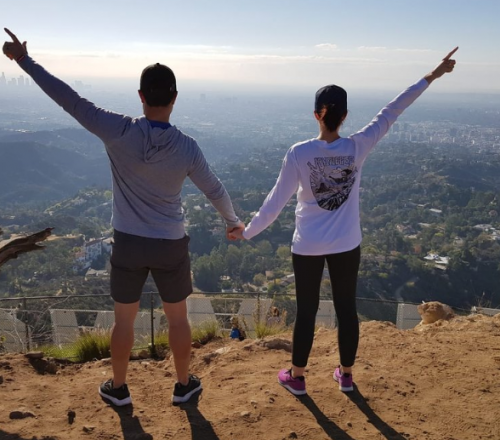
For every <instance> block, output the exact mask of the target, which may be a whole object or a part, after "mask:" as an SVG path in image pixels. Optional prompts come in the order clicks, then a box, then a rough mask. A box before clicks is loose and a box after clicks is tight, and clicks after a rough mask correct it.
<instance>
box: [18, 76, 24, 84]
mask: <svg viewBox="0 0 500 440" xmlns="http://www.w3.org/2000/svg"><path fill="white" fill-rule="evenodd" d="M17 85H18V86H20V87H24V76H22V75H19V79H18V80H17Z"/></svg>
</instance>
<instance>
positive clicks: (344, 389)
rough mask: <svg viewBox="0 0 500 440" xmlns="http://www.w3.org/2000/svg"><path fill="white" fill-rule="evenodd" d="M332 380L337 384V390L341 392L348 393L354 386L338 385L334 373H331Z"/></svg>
mask: <svg viewBox="0 0 500 440" xmlns="http://www.w3.org/2000/svg"><path fill="white" fill-rule="evenodd" d="M333 380H334V381H335V382H337V383H338V384H339V390H340V391H342V392H343V393H349V392H351V391H354V387H353V386H352V387H343V386H341V385H340V382H339V380H338V379H337V378H336V377H335V373H333Z"/></svg>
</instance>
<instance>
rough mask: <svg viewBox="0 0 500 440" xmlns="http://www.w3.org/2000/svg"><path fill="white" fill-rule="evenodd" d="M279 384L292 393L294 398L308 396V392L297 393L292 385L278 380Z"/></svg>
mask: <svg viewBox="0 0 500 440" xmlns="http://www.w3.org/2000/svg"><path fill="white" fill-rule="evenodd" d="M278 383H279V384H280V385H281V386H282V387H283V388H286V389H287V390H288V391H290V392H291V393H292V394H293V395H294V396H303V395H305V394H307V390H303V391H297V390H295V389H293V388H292V387H291V386H290V385H287V384H285V383H283V382H281V381H280V380H279V379H278Z"/></svg>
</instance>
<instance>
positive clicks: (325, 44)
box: [314, 43, 339, 50]
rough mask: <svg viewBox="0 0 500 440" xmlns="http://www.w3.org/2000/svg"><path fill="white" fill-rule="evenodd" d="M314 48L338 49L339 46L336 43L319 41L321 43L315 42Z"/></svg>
mask: <svg viewBox="0 0 500 440" xmlns="http://www.w3.org/2000/svg"><path fill="white" fill-rule="evenodd" d="M314 47H315V48H316V49H321V50H338V49H339V47H338V46H337V45H336V44H332V43H321V44H316V46H314Z"/></svg>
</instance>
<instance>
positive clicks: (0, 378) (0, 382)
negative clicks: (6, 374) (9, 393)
mask: <svg viewBox="0 0 500 440" xmlns="http://www.w3.org/2000/svg"><path fill="white" fill-rule="evenodd" d="M2 384H3V376H0V385H2Z"/></svg>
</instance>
